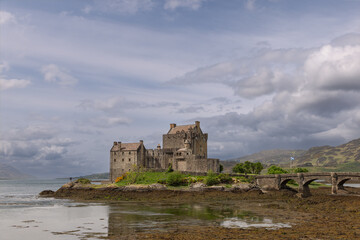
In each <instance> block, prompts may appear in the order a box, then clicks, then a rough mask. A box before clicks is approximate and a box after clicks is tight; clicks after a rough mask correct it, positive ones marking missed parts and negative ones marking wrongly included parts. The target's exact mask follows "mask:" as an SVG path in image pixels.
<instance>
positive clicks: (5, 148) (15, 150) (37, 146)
mask: <svg viewBox="0 0 360 240" xmlns="http://www.w3.org/2000/svg"><path fill="white" fill-rule="evenodd" d="M62 132H63V129H61V130H60V128H59V126H58V128H56V129H55V128H52V127H45V126H39V125H29V126H25V127H18V128H14V129H10V130H7V131H3V132H2V133H1V140H0V158H1V160H2V161H3V162H6V163H8V164H11V165H13V166H15V167H17V168H19V169H20V168H21V170H23V171H24V172H27V173H33V174H39V175H42V176H47V175H48V176H49V177H54V176H62V175H67V173H68V172H73V171H78V170H75V169H76V168H74V165H76V164H79V161H80V159H81V158H79V157H78V156H77V155H76V148H74V146H75V145H76V146H77V147H78V146H79V143H78V142H76V141H74V140H73V139H71V138H70V137H61V136H60V135H61V133H62ZM74 150H75V151H74ZM75 159H76V160H75ZM81 161H82V162H83V161H84V159H82V160H81ZM80 165H82V164H80ZM44 167H46V168H44ZM60 169H62V170H64V172H61V170H60Z"/></svg>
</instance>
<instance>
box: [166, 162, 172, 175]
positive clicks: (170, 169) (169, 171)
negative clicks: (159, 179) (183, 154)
mask: <svg viewBox="0 0 360 240" xmlns="http://www.w3.org/2000/svg"><path fill="white" fill-rule="evenodd" d="M173 171H174V170H173V168H172V164H171V163H170V164H169V167H168V169H167V170H166V172H167V173H171V172H173Z"/></svg>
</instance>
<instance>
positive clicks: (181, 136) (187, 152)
mask: <svg viewBox="0 0 360 240" xmlns="http://www.w3.org/2000/svg"><path fill="white" fill-rule="evenodd" d="M207 139H208V134H207V133H203V132H202V131H201V128H200V122H199V121H196V122H195V124H191V125H181V126H176V124H175V123H172V124H170V130H169V131H168V133H167V134H164V135H163V148H161V146H160V144H159V145H158V146H157V148H156V149H146V148H145V146H144V143H143V141H142V140H140V141H139V142H137V143H122V142H114V144H113V146H112V148H111V150H110V179H111V181H113V182H114V181H115V179H116V178H117V177H119V176H121V175H122V174H123V173H125V172H129V171H131V170H132V168H133V167H134V166H141V167H143V168H145V169H149V170H154V171H165V170H166V169H168V167H169V166H170V165H171V166H172V168H173V169H174V170H175V171H180V172H191V173H206V172H208V171H210V170H212V171H213V172H219V159H212V158H207Z"/></svg>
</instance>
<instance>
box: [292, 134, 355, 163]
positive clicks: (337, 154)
mask: <svg viewBox="0 0 360 240" xmlns="http://www.w3.org/2000/svg"><path fill="white" fill-rule="evenodd" d="M347 163H360V139H355V140H352V141H350V142H348V143H345V144H342V145H339V146H336V147H332V146H322V147H313V148H310V149H309V150H308V151H306V152H305V153H304V154H303V155H301V156H300V157H298V158H296V159H295V164H296V165H297V166H314V167H336V166H338V165H340V164H347Z"/></svg>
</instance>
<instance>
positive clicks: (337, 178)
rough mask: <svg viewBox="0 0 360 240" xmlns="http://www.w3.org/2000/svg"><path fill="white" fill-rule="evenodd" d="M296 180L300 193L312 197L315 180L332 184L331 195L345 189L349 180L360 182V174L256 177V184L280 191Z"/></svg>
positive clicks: (340, 173) (335, 173)
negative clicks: (345, 184)
mask: <svg viewBox="0 0 360 240" xmlns="http://www.w3.org/2000/svg"><path fill="white" fill-rule="evenodd" d="M291 179H292V180H294V181H296V182H297V184H298V185H299V188H298V192H299V193H300V194H301V195H302V196H304V197H307V196H310V195H311V193H310V188H309V184H310V183H311V182H313V181H315V180H324V181H326V182H329V183H331V185H332V188H331V193H332V194H337V193H338V190H343V189H344V186H343V185H344V183H345V182H346V181H348V180H351V179H353V180H360V173H354V172H339V173H337V172H331V173H287V174H275V175H274V174H272V175H259V176H256V182H257V184H258V185H259V187H260V188H261V189H263V190H280V189H284V188H288V187H287V186H286V183H287V182H289V181H290V180H291Z"/></svg>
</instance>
